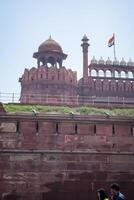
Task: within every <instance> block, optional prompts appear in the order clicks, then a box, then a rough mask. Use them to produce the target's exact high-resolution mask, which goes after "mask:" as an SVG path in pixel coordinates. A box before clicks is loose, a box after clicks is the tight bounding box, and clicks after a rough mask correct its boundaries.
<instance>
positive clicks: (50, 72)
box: [20, 66, 77, 85]
mask: <svg viewBox="0 0 134 200" xmlns="http://www.w3.org/2000/svg"><path fill="white" fill-rule="evenodd" d="M36 81H46V82H48V81H51V84H55V83H59V82H60V84H61V83H62V82H64V83H65V84H70V85H76V84H77V73H76V72H74V71H72V70H71V69H66V68H65V67H61V68H56V67H53V66H51V67H46V66H40V67H39V68H35V67H32V68H31V69H30V70H28V69H25V71H24V74H23V76H22V78H21V79H20V82H21V83H24V84H26V83H33V82H36Z"/></svg>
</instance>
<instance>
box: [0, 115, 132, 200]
mask: <svg viewBox="0 0 134 200" xmlns="http://www.w3.org/2000/svg"><path fill="white" fill-rule="evenodd" d="M133 126H134V120H133V118H122V117H120V118H119V117H105V116H100V117H99V116H82V115H80V116H79V115H71V116H70V115H53V116H52V115H39V114H38V115H35V116H34V115H8V114H6V115H1V117H0V193H1V195H2V194H3V193H7V192H10V191H11V190H12V189H13V188H16V190H17V193H18V194H19V195H20V196H21V198H22V199H30V200H33V199H42V200H52V199H56V200H63V199H64V200H76V199H77V200H83V199H85V200H89V199H92V200H95V199H96V190H97V189H98V188H99V187H104V188H106V190H107V191H109V185H110V184H111V183H112V182H118V183H119V184H120V185H121V188H122V191H123V192H124V193H125V194H126V195H127V198H128V199H129V198H132V197H133V181H134V157H133V152H134V128H133Z"/></svg>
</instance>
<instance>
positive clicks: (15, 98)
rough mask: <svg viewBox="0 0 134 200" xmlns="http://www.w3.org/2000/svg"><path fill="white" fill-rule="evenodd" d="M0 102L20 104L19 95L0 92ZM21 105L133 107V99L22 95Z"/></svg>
mask: <svg viewBox="0 0 134 200" xmlns="http://www.w3.org/2000/svg"><path fill="white" fill-rule="evenodd" d="M0 102H2V103H20V94H19V93H3V92H0ZM21 102H22V103H33V104H34V103H35V104H36V103H38V104H57V105H58V104H60V105H61V104H62V105H88V104H91V105H97V104H104V105H108V106H110V105H113V104H115V105H116V104H117V105H122V106H125V105H134V98H128V97H111V96H110V97H109V96H108V97H96V96H79V95H77V96H65V95H48V94H46V95H38V94H27V95H25V96H24V95H23V99H21Z"/></svg>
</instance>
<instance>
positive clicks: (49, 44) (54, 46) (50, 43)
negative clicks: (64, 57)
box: [38, 36, 63, 53]
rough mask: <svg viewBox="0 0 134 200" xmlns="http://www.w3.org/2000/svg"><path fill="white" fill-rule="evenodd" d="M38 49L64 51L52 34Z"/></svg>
mask: <svg viewBox="0 0 134 200" xmlns="http://www.w3.org/2000/svg"><path fill="white" fill-rule="evenodd" d="M38 51H39V52H44V51H55V52H60V53H63V51H62V48H61V46H60V45H59V44H58V43H57V42H56V41H55V40H53V39H52V38H51V36H50V37H49V39H48V40H46V41H45V42H43V43H42V44H41V45H40V46H39V48H38Z"/></svg>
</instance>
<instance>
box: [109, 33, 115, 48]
mask: <svg viewBox="0 0 134 200" xmlns="http://www.w3.org/2000/svg"><path fill="white" fill-rule="evenodd" d="M113 45H114V34H113V36H112V37H111V38H109V40H108V47H111V46H113Z"/></svg>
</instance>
